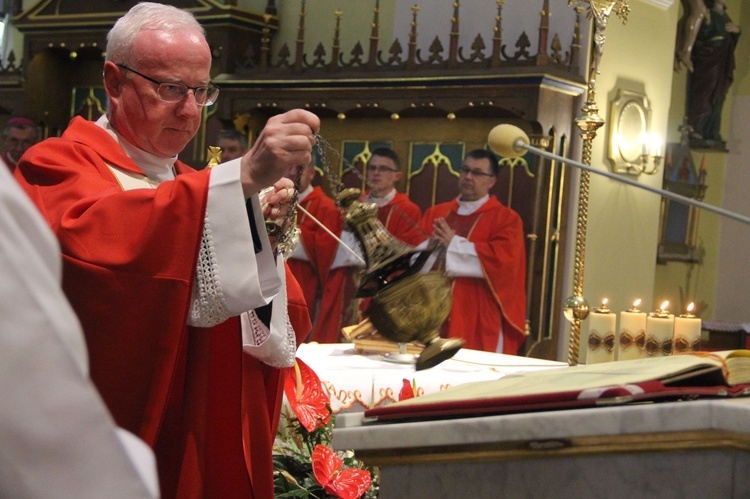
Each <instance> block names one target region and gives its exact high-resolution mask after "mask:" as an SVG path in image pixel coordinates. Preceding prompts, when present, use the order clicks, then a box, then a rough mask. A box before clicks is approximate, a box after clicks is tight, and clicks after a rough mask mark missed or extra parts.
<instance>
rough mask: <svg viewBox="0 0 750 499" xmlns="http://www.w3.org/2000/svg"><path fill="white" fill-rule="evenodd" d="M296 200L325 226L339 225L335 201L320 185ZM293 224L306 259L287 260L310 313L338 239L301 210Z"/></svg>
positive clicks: (332, 227) (328, 268)
mask: <svg viewBox="0 0 750 499" xmlns="http://www.w3.org/2000/svg"><path fill="white" fill-rule="evenodd" d="M299 204H300V206H302V207H303V208H304V209H305V210H307V211H308V212H310V214H311V215H312V216H314V217H315V218H317V219H318V220H319V221H321V222H322V223H323V224H325V226H326V227H328V228H329V229H331V230H335V228H336V227H338V226H340V221H339V220H340V218H341V216H340V215H339V211H338V208H336V203H335V202H334V201H333V199H331V198H329V197H328V196H327V195H326V194H325V192H323V189H321V188H320V187H318V186H315V187H313V190H312V192H310V194H308V195H307V197H305V199H304V200H303V201H301V202H300V203H299ZM297 226H298V227H299V228H300V230H301V231H302V236H301V237H300V244H301V245H302V246H304V248H305V252H306V253H307V256H308V258H309V259H310V260H309V261H305V260H299V259H296V258H291V259H289V260H288V263H289V267H290V268H291V269H292V273H293V274H294V276H295V277H296V278H297V281H298V282H299V283H300V286H301V287H302V291H303V292H304V295H305V301H306V302H307V304H308V307H309V309H310V314H311V315H312V314H313V311H314V309H315V302H316V300H317V296H318V294H319V290H320V289H321V281H322V279H324V278H325V277H326V276H327V275H328V271H329V270H330V268H331V263H332V262H333V257H334V255H335V254H336V246H337V245H338V242H337V241H336V240H335V239H334V238H332V237H331V236H330V235H329V234H327V233H324V232H325V231H324V230H323V229H322V228H321V227H320V226H319V225H318V224H317V223H315V222H314V221H313V220H312V218H310V217H309V216H308V215H307V214H306V213H303V212H302V211H298V212H297ZM339 234H340V231H339Z"/></svg>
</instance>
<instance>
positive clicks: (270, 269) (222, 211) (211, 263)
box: [188, 158, 281, 327]
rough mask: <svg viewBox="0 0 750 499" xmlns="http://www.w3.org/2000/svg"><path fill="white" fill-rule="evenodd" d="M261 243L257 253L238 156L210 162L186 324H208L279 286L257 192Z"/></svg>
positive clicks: (256, 303) (266, 297)
mask: <svg viewBox="0 0 750 499" xmlns="http://www.w3.org/2000/svg"><path fill="white" fill-rule="evenodd" d="M251 199H252V205H253V215H254V219H255V227H256V228H257V230H258V234H257V235H258V237H259V239H260V241H261V245H262V249H261V251H260V253H257V254H256V253H255V251H254V247H253V237H252V232H251V230H250V221H249V219H248V214H247V210H246V209H245V199H244V195H243V193H242V186H241V184H240V159H239V158H238V159H235V160H232V161H229V162H227V163H222V164H220V165H217V166H215V167H213V168H212V170H211V179H210V182H209V189H208V201H207V207H206V217H205V224H204V227H203V237H202V238H201V245H200V253H199V257H198V262H197V265H196V276H195V283H194V285H193V300H192V304H191V309H190V316H189V318H188V324H190V325H191V326H198V327H210V326H214V325H216V324H219V323H221V322H224V321H225V320H227V319H228V318H230V317H234V316H238V315H240V314H241V313H243V312H245V311H247V310H251V309H254V308H258V307H262V306H264V305H267V304H268V303H270V301H271V300H272V299H273V298H274V297H275V296H277V294H278V293H279V290H280V288H281V279H280V278H279V275H278V272H276V269H275V263H274V255H273V250H272V248H271V243H270V241H269V240H268V235H267V234H266V229H265V221H264V219H263V213H262V211H261V207H260V203H259V201H258V197H257V196H253V197H252V198H251Z"/></svg>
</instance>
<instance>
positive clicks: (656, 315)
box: [646, 301, 674, 357]
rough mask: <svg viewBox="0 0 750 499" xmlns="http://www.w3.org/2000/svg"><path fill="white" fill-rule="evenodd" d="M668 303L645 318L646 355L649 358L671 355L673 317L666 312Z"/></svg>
mask: <svg viewBox="0 0 750 499" xmlns="http://www.w3.org/2000/svg"><path fill="white" fill-rule="evenodd" d="M668 306H669V302H668V301H665V302H664V303H662V304H661V307H659V308H658V309H656V310H655V311H654V312H651V313H650V314H649V315H648V317H647V318H646V354H647V355H648V356H649V357H661V356H665V355H672V338H673V336H674V315H672V314H670V313H669V312H667V307H668Z"/></svg>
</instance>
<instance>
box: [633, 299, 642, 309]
mask: <svg viewBox="0 0 750 499" xmlns="http://www.w3.org/2000/svg"><path fill="white" fill-rule="evenodd" d="M640 304H641V299H640V298H636V300H635V301H634V302H633V308H638V305H640Z"/></svg>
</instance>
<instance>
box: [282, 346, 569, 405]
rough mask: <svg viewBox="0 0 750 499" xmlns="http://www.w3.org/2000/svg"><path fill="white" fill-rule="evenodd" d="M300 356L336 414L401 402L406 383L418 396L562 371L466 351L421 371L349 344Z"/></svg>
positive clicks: (310, 349) (305, 350)
mask: <svg viewBox="0 0 750 499" xmlns="http://www.w3.org/2000/svg"><path fill="white" fill-rule="evenodd" d="M297 357H298V358H300V359H302V361H304V362H305V363H306V364H307V365H309V366H310V367H311V368H312V369H313V370H314V371H315V372H316V374H317V375H318V377H319V378H320V380H321V382H322V383H323V386H324V387H325V389H326V390H327V391H328V394H329V396H330V399H331V409H332V410H333V413H334V414H336V413H339V412H352V411H355V412H356V411H364V410H366V409H371V408H374V407H379V406H382V405H385V404H389V403H391V402H396V401H397V400H398V395H399V392H400V391H401V387H402V386H403V380H408V381H409V382H410V383H412V386H414V387H415V392H416V394H417V395H418V396H421V395H426V394H429V393H434V392H437V391H439V390H444V389H446V388H449V387H451V386H457V385H461V384H464V383H469V382H473V381H486V380H493V379H498V378H501V377H503V376H506V375H508V374H513V373H516V372H520V371H531V370H539V369H550V368H555V367H564V366H566V365H567V364H566V363H564V362H554V361H549V360H543V359H534V358H529V357H519V356H516V355H505V354H499V353H492V352H482V351H478V350H471V349H466V348H463V349H461V350H459V351H458V353H457V354H456V355H455V356H454V357H453V358H451V359H448V360H446V361H444V362H442V363H441V364H438V365H437V366H435V367H433V368H431V369H426V370H423V371H419V372H417V371H416V369H415V368H414V365H413V364H399V363H394V362H389V361H386V360H385V359H384V356H383V354H380V353H366V352H365V353H359V352H357V351H356V350H355V349H354V347H353V345H352V344H351V343H331V344H320V343H303V344H302V345H300V347H299V349H298V350H297Z"/></svg>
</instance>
